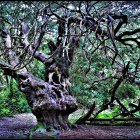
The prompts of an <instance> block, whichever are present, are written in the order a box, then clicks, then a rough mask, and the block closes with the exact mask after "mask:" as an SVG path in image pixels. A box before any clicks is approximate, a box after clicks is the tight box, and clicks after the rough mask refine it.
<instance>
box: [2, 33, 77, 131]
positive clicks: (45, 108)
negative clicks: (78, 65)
mask: <svg viewBox="0 0 140 140" xmlns="http://www.w3.org/2000/svg"><path fill="white" fill-rule="evenodd" d="M26 31H27V30H26ZM26 33H27V32H26ZM26 33H25V32H22V34H21V36H22V37H23V38H24V39H23V40H22V45H23V46H24V47H27V46H28V45H29V43H28V40H27V36H26ZM2 34H3V36H2V37H3V40H4V47H5V49H8V50H9V51H7V56H8V57H7V58H8V60H9V64H7V65H5V64H2V65H3V70H4V74H6V75H10V76H11V77H13V78H15V79H16V81H17V83H18V84H19V89H20V90H21V91H22V92H23V93H25V95H26V99H27V101H28V104H29V106H30V107H31V110H32V112H33V114H34V115H35V116H36V118H37V120H38V121H42V122H43V123H44V124H45V125H46V128H48V127H53V128H55V129H58V130H66V129H69V128H70V125H69V122H68V116H69V114H71V113H72V112H74V111H76V110H77V102H76V99H75V98H74V97H73V96H72V95H70V93H69V90H68V88H69V85H70V83H69V80H68V77H69V75H68V73H69V67H65V66H66V64H65V62H67V61H65V57H64V58H62V59H61V60H62V63H63V64H64V65H61V64H60V65H59V63H58V61H56V60H57V59H56V58H55V59H53V63H52V61H47V62H46V63H45V64H46V72H47V74H46V75H48V80H47V81H44V80H41V79H39V78H36V77H35V76H33V75H32V74H31V73H29V72H28V71H27V69H26V68H25V67H24V68H22V69H20V70H15V69H14V67H15V66H16V65H17V64H18V63H19V58H18V56H16V52H15V51H13V50H12V49H11V45H10V43H9V42H11V38H10V34H9V33H8V32H7V31H4V30H3V31H2ZM30 47H31V46H29V48H30ZM29 51H30V53H32V52H31V51H32V50H31V48H30V50H29ZM34 53H35V56H36V52H34ZM37 54H39V53H37ZM41 56H43V55H42V54H41ZM38 57H39V55H38ZM41 58H42V57H39V59H41ZM43 60H46V59H44V57H43ZM50 62H51V64H52V65H50ZM48 64H49V66H48ZM47 66H48V67H47ZM63 66H64V67H63Z"/></svg>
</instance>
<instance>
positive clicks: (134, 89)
mask: <svg viewBox="0 0 140 140" xmlns="http://www.w3.org/2000/svg"><path fill="white" fill-rule="evenodd" d="M116 95H117V97H119V98H120V99H125V98H131V99H134V98H135V97H136V96H137V95H140V90H139V88H138V86H134V85H131V84H129V83H126V82H124V83H122V84H121V86H120V87H119V89H118V90H117V93H116Z"/></svg>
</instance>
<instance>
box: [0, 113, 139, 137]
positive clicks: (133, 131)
mask: <svg viewBox="0 0 140 140" xmlns="http://www.w3.org/2000/svg"><path fill="white" fill-rule="evenodd" d="M36 124H37V121H36V118H35V116H33V114H31V113H23V114H18V115H14V116H11V117H4V118H0V139H28V138H33V139H35V138H38V139H39V138H41V139H42V138H43V139H46V130H43V131H40V132H37V133H36V134H34V136H33V137H31V133H30V130H31V128H33V127H34V126H36ZM41 135H42V136H41ZM55 139H140V126H101V125H82V126H80V127H79V128H73V129H72V130H69V131H64V132H61V133H60V134H59V135H58V136H57V137H55Z"/></svg>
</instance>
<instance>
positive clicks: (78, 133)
mask: <svg viewBox="0 0 140 140" xmlns="http://www.w3.org/2000/svg"><path fill="white" fill-rule="evenodd" d="M57 138H58V139H140V126H97V125H95V126H93V125H88V126H85V125H84V126H83V128H80V129H75V130H71V131H67V132H64V133H62V134H60V135H59V136H58V137H57Z"/></svg>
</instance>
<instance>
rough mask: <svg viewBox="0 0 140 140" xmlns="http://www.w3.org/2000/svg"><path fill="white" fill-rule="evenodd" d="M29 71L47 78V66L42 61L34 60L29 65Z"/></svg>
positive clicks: (39, 76)
mask: <svg viewBox="0 0 140 140" xmlns="http://www.w3.org/2000/svg"><path fill="white" fill-rule="evenodd" d="M28 69H29V71H30V72H31V73H32V74H33V75H34V76H36V77H38V78H41V79H45V66H44V64H43V63H41V62H40V61H37V60H36V59H34V61H33V62H32V63H31V64H30V65H29V66H28Z"/></svg>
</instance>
